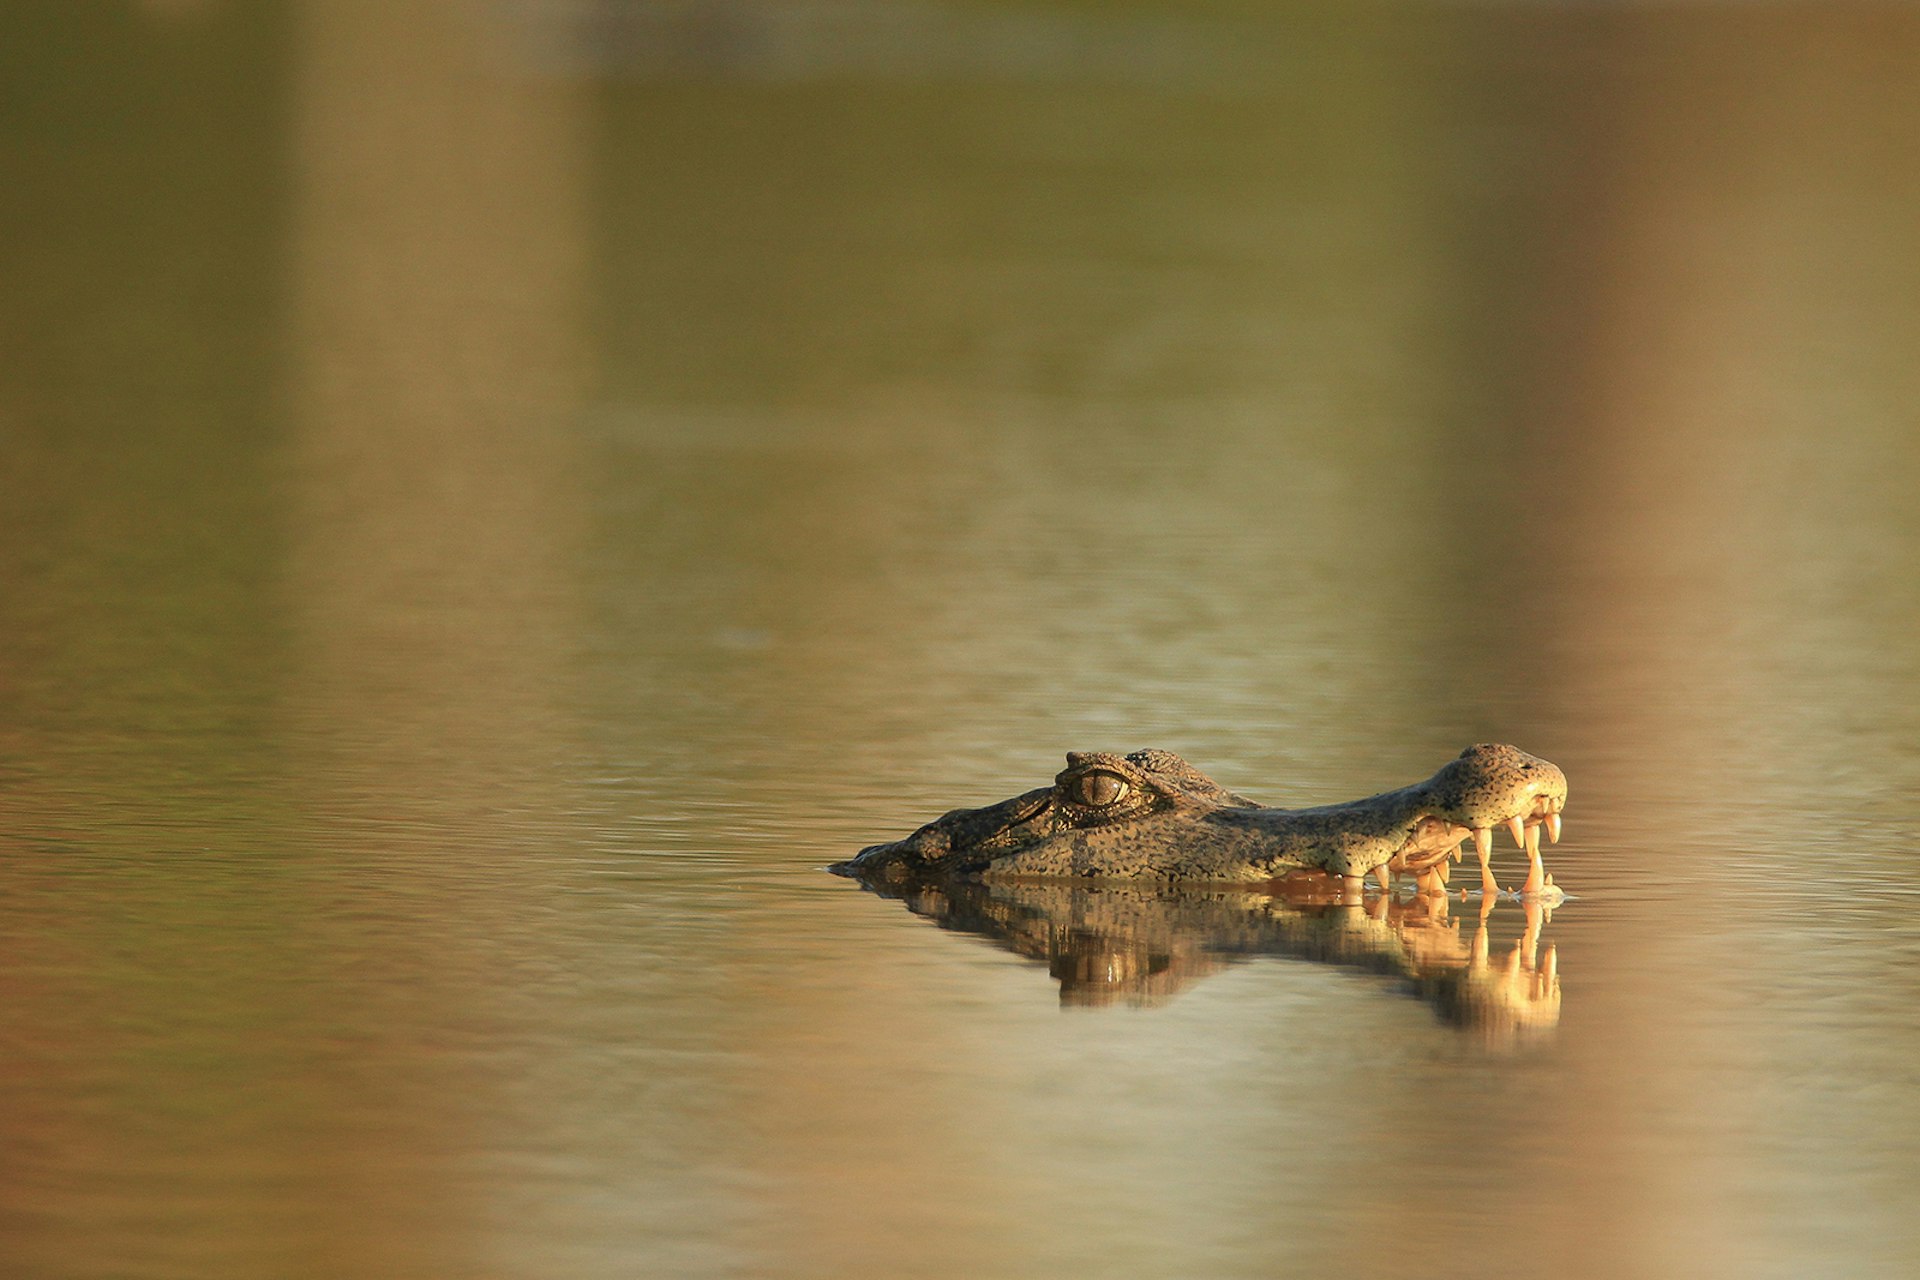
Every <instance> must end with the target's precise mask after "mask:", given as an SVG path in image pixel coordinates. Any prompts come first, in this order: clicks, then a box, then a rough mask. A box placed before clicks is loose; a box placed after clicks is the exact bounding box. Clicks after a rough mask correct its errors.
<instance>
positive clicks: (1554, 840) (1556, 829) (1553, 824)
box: [1547, 813, 1560, 844]
mask: <svg viewBox="0 0 1920 1280" xmlns="http://www.w3.org/2000/svg"><path fill="white" fill-rule="evenodd" d="M1547 843H1548V844H1559V843H1560V815H1559V814H1557V813H1550V814H1548V815H1547Z"/></svg>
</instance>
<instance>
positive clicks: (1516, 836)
mask: <svg viewBox="0 0 1920 1280" xmlns="http://www.w3.org/2000/svg"><path fill="white" fill-rule="evenodd" d="M1507 830H1508V831H1511V832H1512V833H1513V843H1514V845H1515V846H1516V847H1518V848H1522V849H1524V848H1526V847H1527V824H1526V823H1525V822H1522V821H1521V820H1520V815H1519V814H1517V813H1516V814H1514V815H1513V816H1512V817H1511V818H1508V819H1507Z"/></svg>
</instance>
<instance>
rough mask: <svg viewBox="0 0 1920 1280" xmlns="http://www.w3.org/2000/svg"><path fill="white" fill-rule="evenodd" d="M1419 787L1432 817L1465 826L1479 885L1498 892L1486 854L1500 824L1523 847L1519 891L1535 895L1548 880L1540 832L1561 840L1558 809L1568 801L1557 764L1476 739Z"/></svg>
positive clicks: (1549, 839) (1564, 780)
mask: <svg viewBox="0 0 1920 1280" xmlns="http://www.w3.org/2000/svg"><path fill="white" fill-rule="evenodd" d="M1424 789H1425V790H1426V792H1427V798H1428V802H1429V804H1430V805H1431V806H1432V812H1433V814H1434V815H1435V816H1436V817H1439V818H1444V819H1445V820H1446V821H1447V822H1449V823H1452V824H1455V825H1458V826H1462V827H1465V828H1467V829H1468V831H1470V832H1471V833H1472V835H1473V847H1474V851H1475V852H1476V853H1478V854H1479V856H1480V887H1481V888H1482V889H1483V890H1484V891H1486V892H1489V893H1498V892H1500V886H1499V884H1498V883H1496V882H1495V880H1494V878H1493V869H1492V866H1491V863H1490V858H1491V855H1492V853H1493V829H1494V828H1495V827H1501V826H1503V827H1505V828H1506V829H1507V830H1508V831H1509V832H1510V833H1511V834H1512V836H1513V842H1514V843H1515V844H1517V845H1519V846H1520V847H1521V848H1523V849H1525V850H1526V851H1527V862H1528V870H1527V882H1526V885H1525V887H1524V888H1523V889H1522V890H1521V892H1523V893H1540V892H1542V891H1543V890H1544V889H1546V888H1547V887H1548V886H1550V885H1551V884H1552V883H1553V880H1552V878H1551V877H1549V876H1546V875H1545V874H1544V870H1543V868H1542V866H1541V862H1540V832H1541V829H1542V828H1544V829H1545V830H1546V833H1547V843H1549V844H1554V843H1557V842H1558V841H1559V839H1560V811H1561V810H1562V809H1564V808H1565V807H1566V804H1567V775H1566V774H1564V773H1562V772H1560V766H1558V765H1556V764H1554V763H1553V762H1552V761H1550V760H1542V759H1541V758H1540V757H1539V756H1530V755H1528V754H1527V753H1526V752H1524V751H1522V750H1520V748H1518V747H1510V746H1507V745H1506V744H1505V743H1501V742H1480V743H1475V744H1474V745H1473V746H1471V747H1468V748H1467V749H1466V750H1465V751H1462V752H1461V753H1460V755H1459V758H1458V759H1455V760H1450V761H1448V762H1447V763H1446V765H1445V766H1443V767H1442V768H1441V770H1440V772H1438V773H1436V774H1434V775H1433V777H1432V778H1430V779H1428V780H1427V782H1426V784H1425V787H1424Z"/></svg>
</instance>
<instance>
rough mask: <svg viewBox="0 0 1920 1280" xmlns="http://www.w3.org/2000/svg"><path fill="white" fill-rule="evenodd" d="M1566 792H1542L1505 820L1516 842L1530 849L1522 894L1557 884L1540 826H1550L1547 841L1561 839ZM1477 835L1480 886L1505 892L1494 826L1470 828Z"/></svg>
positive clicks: (1476, 849) (1491, 891)
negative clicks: (1495, 860)
mask: <svg viewBox="0 0 1920 1280" xmlns="http://www.w3.org/2000/svg"><path fill="white" fill-rule="evenodd" d="M1566 804H1567V799H1566V797H1565V796H1564V795H1559V796H1556V795H1538V796H1535V797H1534V798H1533V803H1532V804H1531V805H1530V806H1529V807H1528V808H1527V810H1526V811H1525V812H1523V813H1516V814H1514V815H1512V816H1511V817H1509V818H1508V819H1507V820H1506V823H1505V824H1504V825H1505V826H1506V828H1507V831H1508V832H1509V833H1510V834H1511V835H1512V836H1513V843H1514V844H1515V845H1516V846H1518V847H1519V848H1522V849H1525V850H1526V852H1527V879H1526V883H1525V884H1523V885H1522V886H1521V887H1520V892H1521V893H1522V894H1536V893H1544V892H1546V891H1547V890H1548V889H1550V888H1552V887H1553V877H1552V876H1551V875H1548V874H1547V872H1546V868H1545V864H1543V863H1542V862H1541V861H1540V830H1541V828H1542V827H1544V828H1546V832H1547V843H1548V844H1559V843H1560V811H1561V810H1562V809H1564V808H1565V807H1566ZM1470 831H1471V834H1472V835H1473V850H1474V852H1475V853H1477V854H1478V855H1479V856H1480V890H1481V892H1482V893H1487V894H1497V893H1501V892H1503V890H1502V889H1501V888H1500V882H1499V881H1497V880H1495V879H1494V878H1493V865H1492V862H1491V861H1490V859H1491V857H1492V854H1493V829H1492V828H1491V827H1473V828H1470Z"/></svg>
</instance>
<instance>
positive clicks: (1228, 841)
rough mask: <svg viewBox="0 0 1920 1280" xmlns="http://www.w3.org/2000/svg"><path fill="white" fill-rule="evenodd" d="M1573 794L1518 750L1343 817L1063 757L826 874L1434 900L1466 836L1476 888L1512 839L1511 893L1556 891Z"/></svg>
mask: <svg viewBox="0 0 1920 1280" xmlns="http://www.w3.org/2000/svg"><path fill="white" fill-rule="evenodd" d="M1566 802H1567V779H1566V775H1565V774H1563V773H1561V772H1560V770H1559V768H1558V767H1557V766H1555V765H1553V764H1550V763H1548V762H1547V761H1545V760H1542V759H1539V758H1538V757H1536V756H1530V755H1528V754H1527V753H1526V752H1524V751H1521V750H1520V749H1519V748H1517V747H1509V746H1505V745H1502V744H1498V743H1481V744H1479V745H1477V746H1472V747H1468V748H1467V749H1466V750H1465V751H1463V752H1461V753H1460V755H1459V757H1458V758H1457V759H1454V760H1450V761H1448V762H1447V764H1446V765H1445V766H1443V767H1442V768H1441V769H1440V771H1439V772H1438V773H1436V774H1434V775H1433V776H1432V777H1431V778H1428V779H1427V780H1426V781H1425V782H1420V783H1416V784H1414V785H1413V786H1410V787H1402V788H1400V789H1399V790H1397V791H1386V792H1382V793H1381V794H1379V795H1376V796H1369V797H1367V798H1366V799H1364V800H1353V801H1349V802H1347V803H1346V804H1333V805H1323V806H1321V807H1319V808H1313V809H1272V808H1268V807H1266V806H1264V805H1260V804H1256V803H1255V802H1253V801H1251V800H1248V799H1247V798H1246V797H1244V796H1240V795H1236V794H1234V793H1233V792H1231V791H1228V790H1226V789H1225V788H1224V787H1221V786H1220V785H1218V784H1217V783H1215V782H1214V781H1213V780H1212V779H1210V778H1208V777H1206V776H1205V775H1204V774H1202V773H1200V772H1199V771H1198V770H1196V769H1194V768H1193V766H1191V765H1189V764H1188V763H1187V762H1186V761H1184V760H1182V759H1181V758H1180V757H1179V756H1176V755H1174V754H1173V753H1172V752H1168V751H1155V750H1147V751H1135V752H1133V753H1132V754H1131V755H1125V756H1119V755H1109V754H1107V753H1105V752H1072V753H1069V755H1068V756H1067V767H1066V768H1065V769H1064V770H1062V771H1061V773H1060V775H1059V776H1058V777H1057V778H1055V779H1054V784H1053V786H1051V787H1042V788H1040V789H1038V790H1035V791H1029V792H1027V793H1025V794H1024V795H1018V796H1015V797H1014V798H1013V799H1011V800H1006V801H1002V802H1001V803H999V804H996V805H990V806H988V807H986V808H982V809H956V810H954V811H953V812H952V813H949V814H947V815H946V816H945V817H942V818H939V819H936V820H935V821H933V822H930V823H928V824H927V825H926V826H924V827H921V828H920V829H919V830H918V831H916V832H914V833H913V834H912V835H910V836H908V837H907V838H906V839H904V840H897V841H894V842H893V843H891V844H878V845H874V846H872V847H871V848H868V849H864V850H862V851H861V852H860V853H859V855H858V856H856V857H854V858H852V859H850V860H849V861H846V862H841V863H836V864H834V865H833V866H832V867H830V868H828V869H829V870H831V871H834V872H836V873H838V874H840V875H846V876H853V877H855V878H858V879H862V880H868V881H875V882H880V883H887V884H896V885H897V884H901V883H904V882H906V881H909V880H915V879H921V878H925V877H929V876H964V877H967V878H970V879H980V880H984V881H988V882H992V881H1000V880H1028V879H1033V880H1059V879H1095V880H1136V881H1164V882H1174V881H1180V882H1195V883H1216V884H1218V883H1237V884H1247V883H1257V882H1261V881H1270V880H1278V879H1282V878H1284V877H1286V876H1287V875H1289V874H1290V873H1295V872H1299V871H1303V870H1312V871H1324V872H1328V873H1330V874H1332V875H1336V876H1340V877H1343V878H1345V879H1347V880H1355V879H1357V878H1358V877H1362V876H1365V875H1367V874H1369V873H1372V874H1374V875H1375V876H1377V877H1378V878H1379V879H1380V881H1381V883H1382V884H1390V883H1391V877H1392V875H1393V874H1394V873H1395V872H1400V873H1405V874H1411V875H1414V876H1416V877H1417V878H1418V879H1419V881H1420V885H1421V888H1422V889H1424V890H1427V891H1429V892H1441V891H1443V886H1444V884H1445V881H1446V878H1447V864H1448V861H1449V859H1452V858H1457V857H1458V856H1459V851H1460V846H1461V843H1462V841H1464V840H1466V839H1467V838H1468V837H1469V836H1471V837H1472V838H1473V840H1474V844H1475V846H1476V849H1477V851H1478V852H1479V855H1480V866H1481V887H1482V889H1483V890H1484V891H1486V892H1488V893H1498V892H1500V886H1499V885H1498V883H1496V882H1495V880H1494V878H1493V873H1492V870H1491V867H1490V866H1489V863H1488V854H1489V851H1490V849H1491V846H1492V838H1491V835H1492V830H1493V828H1494V827H1496V826H1506V827H1507V828H1508V829H1509V830H1510V831H1512V833H1513V836H1514V840H1515V842H1516V843H1518V844H1521V845H1522V846H1523V847H1524V848H1525V849H1526V850H1527V854H1528V863H1529V873H1528V877H1527V881H1526V884H1525V885H1524V886H1523V888H1522V890H1521V892H1522V893H1527V894H1542V893H1548V892H1552V891H1553V880H1552V877H1550V876H1547V875H1546V874H1545V871H1544V868H1543V867H1542V866H1541V863H1540V854H1539V837H1540V831H1541V829H1542V828H1543V827H1544V828H1545V829H1546V831H1547V834H1548V838H1549V839H1550V840H1557V839H1558V838H1559V833H1560V811H1561V809H1562V808H1563V807H1564V806H1565V805H1566Z"/></svg>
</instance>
